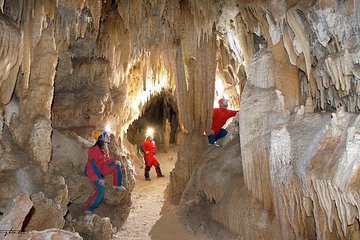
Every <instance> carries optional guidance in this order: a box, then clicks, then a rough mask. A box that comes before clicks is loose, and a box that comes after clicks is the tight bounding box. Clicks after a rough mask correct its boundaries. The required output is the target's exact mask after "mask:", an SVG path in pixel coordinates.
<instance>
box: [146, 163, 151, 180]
mask: <svg viewBox="0 0 360 240" xmlns="http://www.w3.org/2000/svg"><path fill="white" fill-rule="evenodd" d="M150 169H151V167H149V166H147V165H145V181H151V179H150V174H149V172H150Z"/></svg>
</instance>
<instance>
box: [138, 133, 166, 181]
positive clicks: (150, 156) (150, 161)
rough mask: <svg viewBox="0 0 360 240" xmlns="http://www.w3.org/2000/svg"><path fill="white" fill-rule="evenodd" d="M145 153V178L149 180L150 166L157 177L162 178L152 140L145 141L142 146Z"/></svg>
mask: <svg viewBox="0 0 360 240" xmlns="http://www.w3.org/2000/svg"><path fill="white" fill-rule="evenodd" d="M142 147H143V149H144V152H145V156H144V158H145V165H146V166H145V178H146V179H149V172H150V169H151V167H152V166H155V170H156V174H157V176H158V177H161V176H163V175H162V173H161V169H160V164H159V162H158V160H157V158H156V157H155V154H156V144H155V141H154V140H145V141H144V142H143V144H142Z"/></svg>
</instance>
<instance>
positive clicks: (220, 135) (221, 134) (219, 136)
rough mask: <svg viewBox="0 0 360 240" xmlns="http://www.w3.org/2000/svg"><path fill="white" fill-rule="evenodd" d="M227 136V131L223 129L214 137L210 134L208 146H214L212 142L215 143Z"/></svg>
mask: <svg viewBox="0 0 360 240" xmlns="http://www.w3.org/2000/svg"><path fill="white" fill-rule="evenodd" d="M226 134H227V131H226V130H225V129H223V128H220V131H219V133H218V134H217V135H214V134H210V135H209V136H208V139H209V143H210V144H214V142H216V141H217V140H219V139H220V138H223V137H225V136H226Z"/></svg>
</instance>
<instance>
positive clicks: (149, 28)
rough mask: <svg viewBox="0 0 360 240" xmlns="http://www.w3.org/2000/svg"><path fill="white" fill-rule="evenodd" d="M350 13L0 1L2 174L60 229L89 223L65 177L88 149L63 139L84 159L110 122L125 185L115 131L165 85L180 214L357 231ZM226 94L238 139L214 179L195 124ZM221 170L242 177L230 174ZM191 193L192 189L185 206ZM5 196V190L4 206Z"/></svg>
mask: <svg viewBox="0 0 360 240" xmlns="http://www.w3.org/2000/svg"><path fill="white" fill-rule="evenodd" d="M359 11H360V3H359V2H358V1H356V0H345V1H338V0H312V1H305V0H303V1H294V0H277V1H266V0H256V1H249V0H228V1H222V0H211V1H207V0H181V1H180V0H179V1H167V0H112V1H102V0H80V1H73V0H56V1H55V0H0V56H1V58H0V101H1V102H0V113H1V114H0V136H1V137H0V155H1V164H0V166H1V167H0V177H1V178H2V179H11V178H12V176H17V178H16V179H17V180H16V181H15V183H13V184H15V185H14V187H15V188H16V189H17V190H18V191H16V193H19V194H20V193H22V192H26V194H27V195H29V196H30V198H31V200H32V202H33V206H34V208H35V209H36V206H37V204H39V205H40V206H46V208H45V209H51V211H49V212H52V213H53V214H52V216H53V217H54V219H57V221H54V222H55V223H56V224H55V226H53V227H57V228H60V229H61V228H67V229H69V230H72V231H75V229H77V230H78V231H83V232H86V230H84V229H85V228H86V227H84V226H83V225H82V224H81V223H79V222H76V221H75V220H74V219H71V218H70V217H69V216H68V215H66V211H67V208H68V205H69V203H72V204H73V206H72V208H70V209H73V210H72V213H73V216H77V214H78V213H77V212H76V209H77V204H80V202H81V201H84V199H85V198H86V194H87V193H86V192H81V191H80V190H79V189H80V187H81V186H79V185H77V184H74V185H72V184H71V183H75V182H77V179H78V178H81V176H82V175H81V166H82V165H81V161H80V160H79V161H74V160H73V159H72V154H71V153H69V152H68V153H67V154H62V153H61V151H57V150H59V149H63V148H64V146H66V145H67V143H66V142H67V141H72V142H71V143H73V145H72V146H77V147H78V148H77V149H78V150H77V151H76V150H75V149H74V150H73V151H76V153H74V152H73V154H75V155H77V156H79V158H81V156H84V155H85V150H86V148H87V147H89V146H90V145H91V141H92V139H91V133H92V131H93V130H95V129H98V128H104V127H105V125H110V126H111V128H112V131H113V133H114V134H115V136H116V139H115V140H116V144H115V146H114V152H115V155H116V157H117V158H119V159H121V160H122V161H123V163H124V164H125V166H126V169H127V179H126V181H127V184H128V187H129V188H130V189H131V188H132V187H133V185H134V178H133V166H132V164H133V163H132V160H131V159H132V158H134V157H135V154H134V150H133V149H124V147H123V145H122V141H123V140H126V139H123V138H124V136H125V135H124V134H125V132H126V131H127V130H128V128H129V126H130V124H131V123H132V122H133V121H134V120H136V119H138V118H139V117H141V115H142V114H143V112H144V109H145V107H146V103H147V102H148V101H150V99H151V98H152V97H154V96H155V95H156V94H159V93H160V92H163V91H169V92H171V94H172V95H173V96H172V97H174V98H175V99H176V104H177V109H178V118H179V124H180V129H181V133H180V137H179V142H178V144H179V153H178V160H177V162H176V166H175V169H174V170H173V171H172V172H171V174H170V178H171V182H170V185H169V187H168V191H169V193H170V194H169V198H170V200H171V201H172V202H173V203H180V206H181V207H182V208H183V209H185V210H184V212H186V211H188V209H192V210H193V211H195V212H196V211H197V209H207V210H208V208H210V209H212V210H211V212H209V214H210V215H209V216H210V217H211V219H212V220H213V222H209V223H208V224H210V225H211V224H215V225H216V224H220V225H221V227H222V228H224V229H226V231H228V232H229V234H233V235H239V236H241V237H244V238H246V237H247V238H253V237H254V236H257V237H258V238H264V239H265V237H266V234H269V233H271V235H272V236H273V237H274V238H282V239H312V238H314V237H316V238H319V239H337V238H339V239H351V238H353V239H356V237H357V236H358V234H359V233H358V232H359V231H358V229H359V216H360V214H359V210H358V206H359V202H358V187H357V185H358V184H357V179H358V165H359V164H358V159H359V154H358V151H357V149H358V141H357V131H358V130H357V127H358V123H357V122H358V121H357V114H358V112H359V109H360V98H359V91H360V88H359V86H360V85H359V78H360V75H359V62H360V61H359V47H358V45H359V42H360V39H359V38H360V34H359V16H360V15H359V14H360V13H359ZM224 94H227V95H228V96H229V97H230V99H231V104H232V106H234V107H236V108H239V110H240V111H239V116H238V118H239V119H238V122H239V124H238V125H236V124H235V125H234V126H233V128H236V129H238V132H237V133H236V131H235V133H234V136H237V137H238V139H239V141H238V142H237V141H235V140H234V141H230V142H226V141H229V139H228V140H224V141H225V143H227V144H230V145H226V144H225V143H224V146H227V147H226V148H224V149H222V150H219V151H224V152H226V150H227V149H228V148H229V149H232V150H231V151H233V152H235V153H234V154H233V155H231V154H230V155H226V156H224V157H221V154H220V155H217V156H218V160H219V161H218V163H217V164H220V166H219V168H221V166H222V165H221V164H226V161H221V159H228V161H229V164H230V165H233V166H235V167H234V168H233V169H232V170H231V171H232V172H231V173H229V171H228V170H227V169H226V168H225V170H224V173H223V174H221V175H218V174H215V176H217V177H218V178H219V179H221V181H219V182H218V183H214V185H215V186H216V187H215V188H213V189H209V188H212V187H213V186H214V185H210V186H208V185H206V184H205V185H204V182H206V181H207V180H209V182H212V181H211V178H212V177H214V176H208V175H207V174H205V175H204V176H203V175H202V174H203V173H202V172H201V171H202V170H201V167H202V165H201V164H200V163H202V164H204V166H206V164H209V162H211V159H212V158H207V157H206V153H207V151H209V149H207V139H206V136H204V134H203V133H204V132H205V133H209V130H210V125H211V115H212V108H213V106H214V101H216V100H217V98H219V97H220V96H221V95H224ZM236 142H237V143H236ZM70 147H71V146H69V148H70ZM64 151H66V150H64ZM135 151H136V150H135ZM204 153H205V155H204ZM21 156H23V157H21ZM204 156H205V157H204ZM64 166H67V167H64ZM72 168H74V169H76V172H77V175H76V176H75V177H71V176H70V174H69V172H68V171H69V169H72ZM205 168H206V167H205ZM41 173H43V174H44V175H43V176H42V175H41ZM55 173H56V174H55ZM228 174H234V177H235V178H236V183H237V185H236V186H231V187H226V186H227V185H228V182H227V181H230V180H229V179H228V177H229V175H228ZM20 176H22V177H20ZM51 176H54V177H51ZM198 176H202V178H201V179H196V177H198ZM231 176H233V175H231ZM194 179H196V180H194ZM24 181H29V182H30V183H29V184H24ZM7 182H8V181H7ZM43 182H45V183H46V184H45V187H43V186H42V185H43V184H42V183H43ZM65 182H66V183H65ZM9 184H10V183H9ZM216 184H220V185H216ZM48 185H54V186H56V188H59V189H62V191H60V193H59V194H55V193H54V192H53V191H52V189H51V188H50V187H49V186H48ZM9 186H10V185H8V184H6V185H2V186H1V187H2V188H4V191H5V190H6V189H7V190H6V191H8V190H9V189H11V187H9ZM11 186H13V185H11ZM194 189H195V190H194ZM22 190H23V191H22ZM194 191H196V194H194V196H197V197H198V198H197V201H198V200H199V199H200V200H201V201H200V202H198V205H197V204H194V205H191V204H190V205H187V204H188V203H189V202H191V200H192V194H189V193H192V192H194ZM213 191H214V192H213ZM39 192H41V193H39ZM79 192H80V193H83V194H80V195H79V196H77V193H79ZM14 194H15V192H8V193H7V194H5V195H2V196H1V199H0V200H1V204H2V205H1V207H2V208H1V212H3V211H5V210H3V209H10V205H11V204H10V203H9V199H14V198H15V195H16V194H15V195H14ZM110 194H113V193H110ZM197 194H199V195H197ZM115 198H116V199H117V200H116V201H115V202H111V201H110V200H109V204H110V205H117V204H123V205H126V206H128V205H130V200H129V199H130V195H128V194H124V195H121V194H120V196H117V197H115ZM22 199H23V201H27V199H26V197H23V198H22ZM224 199H226V201H225V200H224ZM245 200H246V201H247V203H244V205H241V203H243V202H245ZM52 201H55V202H56V204H58V205H56V204H52V203H50V202H52ZM78 201H80V202H78ZM14 204H15V203H14ZM39 205H38V206H39ZM189 206H190V207H189ZM201 207H202V208H201ZM29 208H31V207H29ZM38 209H39V207H38ZM226 209H229V210H226ZM26 211H28V210H25V211H24V214H25V215H26ZM29 211H30V210H29ZM119 211H120V210H119ZM126 211H128V208H127V210H125V212H124V214H123V215H122V216H126V214H127V213H128V212H126ZM101 212H102V210H101V209H100V210H99V214H100V213H101ZM223 212H226V214H223V215H221V214H220V213H223ZM38 213H39V214H40V218H41V216H43V214H41V211H38ZM241 214H248V215H250V216H251V218H250V220H249V221H244V220H243V219H239V218H238V217H237V216H235V215H241ZM259 214H260V215H259ZM190 215H191V214H190ZM259 216H261V218H260V217H259ZM64 217H65V218H66V217H67V219H66V224H65V221H64V220H63V219H64ZM24 219H25V217H24ZM27 221H28V224H27V226H28V227H29V229H31V230H43V229H38V227H37V226H36V225H35V224H34V225H32V221H33V222H34V219H33V220H32V221H31V219H30V220H27ZM93 221H95V222H97V224H98V225H97V226H106V227H103V228H101V227H99V229H105V228H106V229H108V228H109V222H107V221H106V220H104V219H93ZM123 221H124V219H123V218H116V217H113V222H112V223H113V224H115V225H116V226H121V224H122V222H123ZM254 224H255V226H257V227H255V228H251V229H250V230H246V229H248V226H250V225H251V226H253V225H254ZM65 225H66V226H65ZM216 226H217V225H216ZM216 226H214V228H216ZM276 226H279V227H276ZM49 227H51V226H49ZM79 229H80V230H79ZM81 229H83V230H81ZM261 229H262V230H261ZM100 232H101V231H100ZM84 234H88V236H91V233H84ZM99 234H100V233H99ZM104 234H105V233H104ZM104 234H103V235H104ZM224 234H225V233H224ZM105 235H106V234H105ZM105 235H104V236H105ZM224 237H225V235H224ZM104 239H105V238H104Z"/></svg>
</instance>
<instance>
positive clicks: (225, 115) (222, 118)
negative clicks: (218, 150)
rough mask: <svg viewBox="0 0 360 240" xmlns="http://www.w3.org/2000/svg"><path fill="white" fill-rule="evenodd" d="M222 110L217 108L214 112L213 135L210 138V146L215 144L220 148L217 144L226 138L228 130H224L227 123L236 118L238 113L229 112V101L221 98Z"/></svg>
mask: <svg viewBox="0 0 360 240" xmlns="http://www.w3.org/2000/svg"><path fill="white" fill-rule="evenodd" d="M219 106H220V108H215V109H214V110H213V118H212V125H211V130H212V133H211V134H210V135H209V136H208V139H209V145H211V144H214V145H215V146H219V145H218V144H217V142H216V141H217V140H219V139H220V138H223V137H225V136H226V134H227V131H226V129H224V128H222V127H223V126H224V124H225V123H226V121H227V120H228V119H229V118H231V117H234V116H235V115H236V113H237V112H238V111H234V110H228V109H227V108H228V100H227V99H225V98H221V99H220V100H219Z"/></svg>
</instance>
